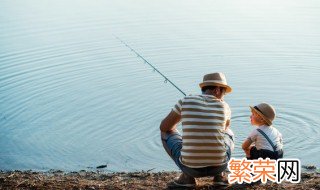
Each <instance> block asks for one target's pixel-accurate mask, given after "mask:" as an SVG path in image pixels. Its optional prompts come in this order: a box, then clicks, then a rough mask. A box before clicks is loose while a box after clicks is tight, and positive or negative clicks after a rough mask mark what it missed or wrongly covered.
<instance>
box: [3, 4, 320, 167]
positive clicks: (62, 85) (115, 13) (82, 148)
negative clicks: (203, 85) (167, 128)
mask: <svg viewBox="0 0 320 190" xmlns="http://www.w3.org/2000/svg"><path fill="white" fill-rule="evenodd" d="M0 10H1V11H0V24H1V25H0V26H1V32H0V45H1V46H0V105H1V107H0V169H2V170H3V169H4V170H13V169H23V170H24V169H34V170H47V169H62V170H80V169H88V168H89V169H90V168H94V167H96V166H98V165H102V164H107V165H108V167H107V170H108V171H136V170H149V169H153V168H154V171H160V170H177V167H176V166H175V165H174V163H173V162H172V161H171V160H170V159H169V157H168V156H167V155H166V153H165V151H164V150H163V148H162V145H161V142H160V136H159V124H160V122H161V120H162V119H163V118H164V117H165V116H166V114H167V113H168V112H169V111H170V109H171V108H172V106H173V105H174V104H175V103H176V102H177V101H178V100H179V99H180V98H182V97H183V95H182V94H181V93H180V92H179V91H177V90H176V89H175V88H173V87H172V86H171V85H170V84H168V83H164V79H163V78H162V77H161V76H160V75H158V74H157V73H155V72H153V70H152V69H151V68H150V67H149V66H148V65H146V64H144V63H143V61H141V59H139V58H138V57H136V55H135V54H134V53H133V52H131V51H130V50H129V49H128V48H127V47H125V46H124V45H123V44H121V43H120V42H119V41H118V40H117V39H116V38H114V36H113V34H115V35H117V36H119V37H120V38H122V39H123V40H124V41H126V42H127V43H128V44H129V45H130V46H131V47H133V48H134V49H135V50H136V51H137V52H139V53H140V54H141V55H143V56H144V57H145V58H146V59H147V60H148V61H150V62H151V63H153V64H154V65H155V66H156V67H157V68H158V69H159V70H160V71H162V72H163V73H165V74H166V75H167V76H168V78H170V79H171V80H172V81H174V82H175V83H176V84H177V85H178V86H179V88H181V89H183V90H184V91H185V92H186V93H187V94H195V93H199V92H200V89H199V87H198V83H199V82H201V80H202V76H203V75H204V74H206V73H208V72H216V71H220V72H224V73H225V74H226V76H227V79H228V82H229V84H230V85H231V86H232V87H233V89H234V92H233V93H232V94H230V95H228V96H226V98H225V99H226V101H227V102H228V103H229V105H230V107H231V109H232V113H233V115H232V128H233V130H234V132H235V134H236V150H235V153H234V157H237V158H241V157H243V156H244V153H243V151H242V150H241V148H240V147H241V143H242V141H243V140H244V139H245V138H246V137H247V136H248V134H249V133H250V131H251V130H252V129H253V127H252V126H250V122H249V115H250V110H249V107H248V106H249V105H254V104H257V103H260V102H262V101H265V102H268V103H271V104H272V105H274V106H275V108H276V110H277V119H276V120H275V126H276V127H277V128H278V129H279V130H280V131H281V132H282V134H283V136H284V141H285V156H286V157H290V158H299V159H301V161H302V164H316V165H317V166H320V165H319V160H320V156H319V155H318V152H319V150H320V149H319V147H320V141H319V136H320V128H319V124H320V122H319V113H318V111H319V107H320V101H319V94H320V93H319V92H320V88H319V87H320V85H319V82H320V80H319V79H320V77H319V76H320V66H319V62H320V56H319V55H320V23H319V18H320V2H319V1H316V0H307V1H299V0H290V1H289V0H283V1H280V2H279V1H276V0H269V1H249V0H243V1H238V0H232V1H227V2H226V1H222V0H216V1H211V0H203V1H195V0H194V1H191V0H190V1H182V0H170V1H169V0H162V1H148V0H135V1H133V0H117V1H102V0H101V1H94V2H93V1H84V0H82V1H48V0H44V1H35V0H34V1H17V0H10V1H9V0H5V1H1V2H0Z"/></svg>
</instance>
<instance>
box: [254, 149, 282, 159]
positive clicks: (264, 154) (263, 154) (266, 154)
mask: <svg viewBox="0 0 320 190" xmlns="http://www.w3.org/2000/svg"><path fill="white" fill-rule="evenodd" d="M258 158H262V159H266V158H270V159H274V160H277V159H279V158H283V151H282V150H279V151H276V152H274V151H271V150H266V149H260V150H258V149H257V148H256V147H255V146H254V147H252V148H251V149H250V158H249V159H258Z"/></svg>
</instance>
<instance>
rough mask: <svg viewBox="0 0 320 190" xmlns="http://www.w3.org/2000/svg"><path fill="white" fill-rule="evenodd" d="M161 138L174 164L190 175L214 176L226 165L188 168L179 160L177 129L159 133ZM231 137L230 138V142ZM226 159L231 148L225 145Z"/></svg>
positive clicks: (180, 139) (179, 146)
mask: <svg viewBox="0 0 320 190" xmlns="http://www.w3.org/2000/svg"><path fill="white" fill-rule="evenodd" d="M226 138H230V137H229V135H226ZM161 140H162V144H163V147H164V149H165V150H166V151H167V153H168V154H169V156H170V157H171V158H172V160H173V161H174V162H175V163H176V165H177V166H178V167H179V168H180V169H181V171H182V172H183V173H185V174H187V175H189V176H192V177H205V176H216V175H219V174H221V172H223V171H224V170H225V169H226V168H227V166H228V163H226V164H223V165H221V166H209V167H204V168H190V167H188V166H185V165H183V164H182V163H181V161H180V156H181V149H182V136H181V135H180V133H179V132H178V131H175V132H171V133H161ZM231 141H232V143H233V139H231V140H230V142H231ZM226 154H227V159H228V160H230V157H231V149H230V146H227V152H226Z"/></svg>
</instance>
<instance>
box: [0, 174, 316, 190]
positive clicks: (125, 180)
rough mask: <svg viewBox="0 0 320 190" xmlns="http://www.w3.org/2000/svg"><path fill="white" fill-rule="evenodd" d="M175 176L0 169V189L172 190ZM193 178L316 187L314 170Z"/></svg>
mask: <svg viewBox="0 0 320 190" xmlns="http://www.w3.org/2000/svg"><path fill="white" fill-rule="evenodd" d="M176 176H179V173H178V172H158V173H152V172H134V173H105V172H99V171H96V172H92V171H84V170H82V171H79V172H69V173H66V172H63V171H49V172H34V171H6V172H4V171H1V172H0V189H91V190H93V189H172V188H171V187H168V186H167V184H168V182H170V181H172V179H173V178H174V177H176ZM197 181H198V185H197V186H196V188H195V189H286V190H291V189H292V190H293V189H308V190H310V189H320V174H319V173H317V172H313V173H303V174H302V180H301V182H300V183H299V184H292V183H288V182H285V183H281V184H276V183H273V184H272V183H267V184H265V185H262V184H260V185H258V184H256V185H231V186H228V187H224V188H222V187H215V186H213V185H212V178H198V179H197ZM176 189H177V188H176Z"/></svg>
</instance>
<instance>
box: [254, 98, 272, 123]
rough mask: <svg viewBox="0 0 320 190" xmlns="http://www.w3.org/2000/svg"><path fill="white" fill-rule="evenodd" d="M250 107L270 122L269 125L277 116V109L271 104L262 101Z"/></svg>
mask: <svg viewBox="0 0 320 190" xmlns="http://www.w3.org/2000/svg"><path fill="white" fill-rule="evenodd" d="M250 108H251V110H254V111H255V112H256V113H258V115H260V116H261V117H262V118H263V120H265V121H266V122H267V123H268V125H272V121H273V120H274V118H275V117H276V111H275V109H274V108H273V107H272V106H271V105H270V104H267V103H261V104H259V105H256V106H254V107H252V106H250Z"/></svg>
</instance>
